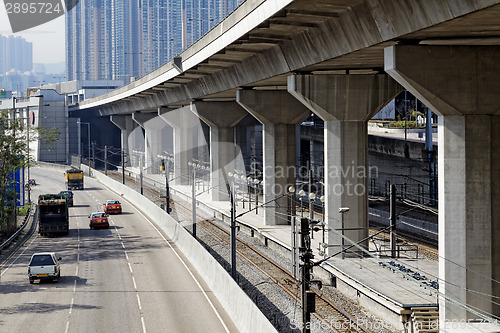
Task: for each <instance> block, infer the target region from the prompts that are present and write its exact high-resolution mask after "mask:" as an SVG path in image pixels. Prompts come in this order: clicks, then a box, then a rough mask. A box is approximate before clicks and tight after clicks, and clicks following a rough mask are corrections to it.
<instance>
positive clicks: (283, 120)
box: [236, 90, 309, 225]
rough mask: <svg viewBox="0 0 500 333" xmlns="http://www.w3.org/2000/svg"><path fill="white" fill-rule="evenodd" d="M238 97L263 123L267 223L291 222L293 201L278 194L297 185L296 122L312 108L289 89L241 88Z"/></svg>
mask: <svg viewBox="0 0 500 333" xmlns="http://www.w3.org/2000/svg"><path fill="white" fill-rule="evenodd" d="M236 100H237V102H238V103H239V104H240V105H241V106H242V107H243V108H244V109H245V110H247V111H248V112H249V113H250V114H251V115H252V116H254V117H255V118H256V119H257V120H259V121H260V122H261V123H262V124H263V146H264V147H263V148H264V149H263V163H264V165H263V169H264V183H263V187H264V202H271V203H270V204H269V207H268V208H266V209H265V210H264V223H265V224H267V225H277V224H287V223H290V212H291V211H292V207H290V201H289V200H288V199H287V197H281V198H279V199H278V197H280V196H281V195H282V194H286V193H287V189H288V187H289V186H291V185H294V186H295V174H296V154H297V150H296V135H297V131H296V124H297V123H298V122H300V121H301V120H302V119H304V118H305V117H306V116H307V115H308V113H309V110H308V109H307V108H306V107H305V106H303V105H302V104H301V103H299V102H298V101H297V100H296V99H295V98H293V97H292V96H291V95H290V94H288V93H287V92H286V91H256V90H240V91H238V92H237V96H236ZM273 200H275V202H273Z"/></svg>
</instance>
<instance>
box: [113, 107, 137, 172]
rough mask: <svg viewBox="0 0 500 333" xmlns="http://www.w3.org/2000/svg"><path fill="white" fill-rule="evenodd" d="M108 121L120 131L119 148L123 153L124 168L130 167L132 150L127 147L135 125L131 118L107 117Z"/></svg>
mask: <svg viewBox="0 0 500 333" xmlns="http://www.w3.org/2000/svg"><path fill="white" fill-rule="evenodd" d="M109 119H110V121H111V122H112V123H113V124H115V125H116V126H117V127H118V128H119V129H120V130H121V146H122V150H123V151H124V152H125V166H126V167H130V166H131V161H132V160H131V158H130V156H132V148H131V147H130V146H129V137H130V135H131V134H132V132H133V131H134V130H135V129H136V128H137V126H138V125H137V123H136V122H134V121H133V120H132V116H130V115H126V116H120V115H113V116H109Z"/></svg>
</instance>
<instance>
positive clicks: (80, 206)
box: [0, 168, 237, 332]
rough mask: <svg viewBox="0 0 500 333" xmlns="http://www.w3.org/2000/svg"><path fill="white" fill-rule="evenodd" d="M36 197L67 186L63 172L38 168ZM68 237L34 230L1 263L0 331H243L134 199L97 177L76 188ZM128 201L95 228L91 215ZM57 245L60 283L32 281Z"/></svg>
mask: <svg viewBox="0 0 500 333" xmlns="http://www.w3.org/2000/svg"><path fill="white" fill-rule="evenodd" d="M31 176H32V177H34V178H35V179H36V181H37V186H36V187H35V189H34V190H33V193H32V198H33V199H37V198H38V195H39V194H42V193H58V192H59V191H60V190H63V189H64V174H63V172H62V171H58V170H51V169H43V168H33V169H31ZM73 193H74V194H75V196H74V207H70V208H69V210H70V232H69V236H61V237H41V236H39V235H38V233H35V234H34V235H33V236H32V237H31V238H30V239H29V240H28V241H27V242H26V243H25V244H24V246H22V247H21V248H19V249H18V250H17V251H16V252H15V253H14V254H13V255H11V256H10V257H9V258H7V259H6V258H2V259H1V261H0V264H1V265H2V266H0V269H1V271H0V274H1V275H0V332H236V331H237V329H236V328H235V326H234V324H233V323H232V322H231V320H230V319H229V317H228V315H227V314H226V313H225V311H224V310H223V308H222V307H221V305H220V304H219V303H218V301H217V299H216V298H215V297H214V296H213V294H212V293H211V291H210V290H208V288H207V287H206V286H205V284H204V282H203V280H202V279H201V278H200V276H199V275H198V274H197V273H196V271H195V270H194V269H193V268H192V267H191V266H190V264H189V263H188V262H187V261H186V260H185V259H184V258H183V256H182V254H181V253H180V252H179V251H178V250H176V249H175V247H174V248H172V247H171V245H172V246H173V244H171V241H170V240H169V239H168V238H167V237H166V236H164V235H162V233H161V232H159V231H158V229H157V228H156V227H155V226H154V225H153V223H151V221H149V220H148V219H147V218H146V217H145V216H144V215H143V214H142V213H141V212H140V211H138V210H137V209H136V208H135V207H134V206H133V205H132V204H131V203H129V202H127V201H125V200H123V198H121V197H118V195H117V194H116V193H114V192H112V191H111V190H109V189H107V188H105V187H104V186H103V185H101V184H100V183H98V182H96V181H95V180H93V179H90V178H88V177H85V190H82V191H78V190H75V191H73ZM107 199H118V200H120V202H122V207H123V213H122V214H118V215H111V216H110V228H109V229H103V230H90V228H89V225H88V224H89V218H88V216H89V214H90V213H92V212H94V211H100V210H102V204H103V203H104V202H105V201H106V200H107ZM43 251H51V252H52V251H54V252H56V253H57V255H58V256H59V257H62V261H61V278H60V280H59V282H58V283H53V282H38V280H36V281H35V283H34V284H32V285H30V284H29V281H28V276H27V266H28V262H29V259H30V257H31V255H32V254H33V253H35V252H43Z"/></svg>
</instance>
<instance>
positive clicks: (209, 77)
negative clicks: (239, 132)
mask: <svg viewBox="0 0 500 333" xmlns="http://www.w3.org/2000/svg"><path fill="white" fill-rule="evenodd" d="M499 14H500V1H498V0H439V1H437V0H351V1H345V0H297V1H291V0H255V1H250V0H248V1H246V2H245V3H243V4H242V5H241V6H240V7H238V8H237V9H236V10H235V11H234V12H233V13H232V14H231V15H230V16H229V17H227V18H226V19H225V20H224V21H222V22H221V23H220V24H218V25H217V26H216V27H214V29H212V30H211V31H209V32H208V33H207V34H206V35H204V36H203V37H202V38H201V39H200V40H199V41H198V42H197V43H195V44H194V45H192V46H191V47H190V48H188V49H186V50H185V51H184V52H182V53H181V54H180V55H178V56H177V57H175V58H174V59H173V60H172V61H170V62H169V63H167V64H165V65H164V66H162V67H160V68H158V69H157V70H156V71H154V72H152V73H150V74H148V75H146V76H144V77H142V78H140V79H138V80H137V81H135V82H132V83H130V84H128V85H126V86H124V87H122V88H119V89H117V90H114V91H112V92H110V93H108V94H106V95H103V96H100V97H98V98H93V99H90V100H87V101H84V102H81V103H80V104H78V105H75V106H74V107H72V108H71V109H70V113H71V116H72V117H82V118H84V117H91V118H88V119H89V121H90V122H91V123H93V124H97V123H107V124H111V123H109V120H111V122H112V123H114V124H116V125H117V126H118V127H119V129H120V130H121V134H122V136H121V140H122V148H123V149H126V150H132V149H133V147H131V146H129V144H130V145H133V142H132V140H129V139H130V138H132V137H133V135H136V134H137V131H136V132H135V133H136V134H132V133H134V130H135V129H136V128H138V127H140V128H143V129H144V131H145V137H143V140H144V142H145V143H144V146H145V154H146V166H148V164H149V165H151V164H152V163H153V161H154V158H155V157H156V156H157V155H158V154H159V153H161V152H162V151H163V150H165V146H166V145H167V144H168V143H166V142H165V141H170V147H171V148H172V150H173V153H174V159H175V162H174V163H175V170H176V173H177V176H176V177H177V179H178V181H183V179H184V178H183V177H187V176H188V174H187V170H188V165H187V163H188V162H189V161H190V160H191V158H192V157H193V155H192V154H193V151H194V150H195V149H193V147H196V145H197V144H196V143H195V142H193V139H192V135H191V132H192V131H195V132H196V131H197V130H193V128H195V127H196V126H195V125H196V123H199V121H200V119H201V121H203V122H205V123H206V124H207V125H208V126H210V133H211V134H210V142H209V146H210V152H211V155H210V163H211V168H212V170H211V171H212V185H213V186H214V187H218V188H220V189H222V190H221V191H214V193H216V194H214V195H220V198H219V199H220V200H226V199H227V187H228V186H227V177H225V176H224V172H222V171H221V170H224V171H225V172H226V173H227V172H228V170H229V169H231V168H233V164H234V163H233V160H234V159H235V156H236V152H235V151H234V150H233V149H231V147H232V145H233V143H234V126H235V125H236V124H238V123H239V122H240V121H242V120H243V119H245V118H248V117H250V116H249V115H251V118H252V119H255V120H257V121H258V122H260V123H261V124H262V125H263V161H264V165H263V170H264V174H263V180H264V181H263V188H264V197H265V199H264V200H266V201H270V200H277V201H278V204H277V205H275V207H272V208H268V209H266V215H265V220H266V223H268V224H284V223H289V219H288V218H287V217H286V216H290V213H291V210H292V207H291V206H290V205H289V203H288V202H287V200H286V198H285V197H280V195H281V194H282V193H283V191H285V189H286V188H287V187H288V186H289V185H290V184H295V173H291V174H290V173H278V172H277V171H278V170H290V169H293V168H294V167H295V165H296V159H295V152H296V147H295V142H296V131H295V127H296V125H297V124H298V123H300V121H301V120H302V119H303V118H304V117H306V116H307V115H308V114H310V113H311V112H313V113H315V114H317V115H318V116H319V117H320V118H321V119H322V120H324V122H325V129H324V136H325V150H324V165H325V180H324V182H325V203H326V208H325V217H326V220H327V221H328V225H329V227H330V231H329V232H328V237H327V239H328V244H340V242H341V238H342V237H343V236H342V233H341V229H342V224H341V221H340V215H339V208H340V207H350V213H349V214H346V215H345V229H350V230H345V236H346V237H347V238H349V239H350V240H352V241H361V240H363V239H364V238H365V237H366V235H367V227H368V204H367V202H368V196H367V192H366V191H363V190H362V189H366V188H367V174H366V171H367V170H368V164H367V148H366V146H367V144H366V143H367V130H366V127H367V121H368V120H369V119H370V118H371V117H372V116H373V115H374V114H375V113H376V112H377V111H378V110H380V109H381V108H382V107H383V106H384V105H385V104H386V103H387V102H389V101H390V100H391V99H392V98H393V97H394V96H395V95H396V94H398V93H399V92H400V91H401V90H402V89H407V90H409V91H410V92H412V93H413V94H414V95H415V96H417V97H418V98H419V99H420V100H421V101H423V102H424V103H425V104H426V105H427V106H428V107H430V108H431V109H432V111H434V112H435V113H437V114H438V115H439V116H440V117H439V118H440V121H439V152H440V153H439V211H440V216H439V232H440V236H439V237H440V242H439V246H440V256H441V258H440V280H441V283H440V292H441V293H442V294H441V297H440V300H441V301H440V316H441V319H442V320H443V321H444V320H452V319H471V318H477V317H482V316H487V317H491V316H493V317H494V316H499V315H500V308H499V307H498V306H497V305H496V302H495V299H496V298H495V297H496V296H498V295H500V285H499V283H498V281H500V268H499V267H500V242H499V238H500V222H499V219H500V208H499V207H498V205H495V202H498V199H499V196H500V187H499V186H500V185H499V181H500V179H499V176H498V172H497V171H498V170H499V169H500V154H499V153H498V148H497V146H498V145H496V143H497V142H498V141H499V138H498V135H499V134H498V133H500V131H499V130H500V118H499V117H498V110H499V109H500V107H499V106H500V105H499V104H500V103H499V102H498V99H497V98H496V97H497V96H496V95H497V91H498V87H499V86H500V81H499V79H498V72H499V69H500V68H499V66H500V65H499V63H498V59H499V55H500V48H499V43H500V15H499ZM92 117H93V118H92ZM162 119H163V120H165V122H163V120H162ZM167 123H168V126H171V127H172V128H173V129H174V130H173V134H170V135H171V136H170V139H166V138H165V133H163V134H162V131H163V130H164V128H165V126H167ZM110 126H111V125H110ZM139 136H142V131H141V133H140V134H139ZM136 138H137V137H136ZM224 142H226V143H227V142H229V145H228V144H223V143H224ZM228 165H229V169H228V168H224V166H228ZM353 170H354V171H355V172H353ZM349 171H351V172H349ZM363 171H365V172H363ZM277 188H280V189H281V190H282V192H278V191H276V189H277ZM349 189H351V190H355V189H358V191H357V192H353V191H349ZM221 193H222V194H221ZM353 229H356V230H353ZM332 251H333V248H332ZM495 295H496V296H495Z"/></svg>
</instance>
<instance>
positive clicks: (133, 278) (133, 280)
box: [132, 276, 137, 290]
mask: <svg viewBox="0 0 500 333" xmlns="http://www.w3.org/2000/svg"><path fill="white" fill-rule="evenodd" d="M132 282H133V283H134V289H135V290H137V284H136V283H135V277H133V276H132Z"/></svg>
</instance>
